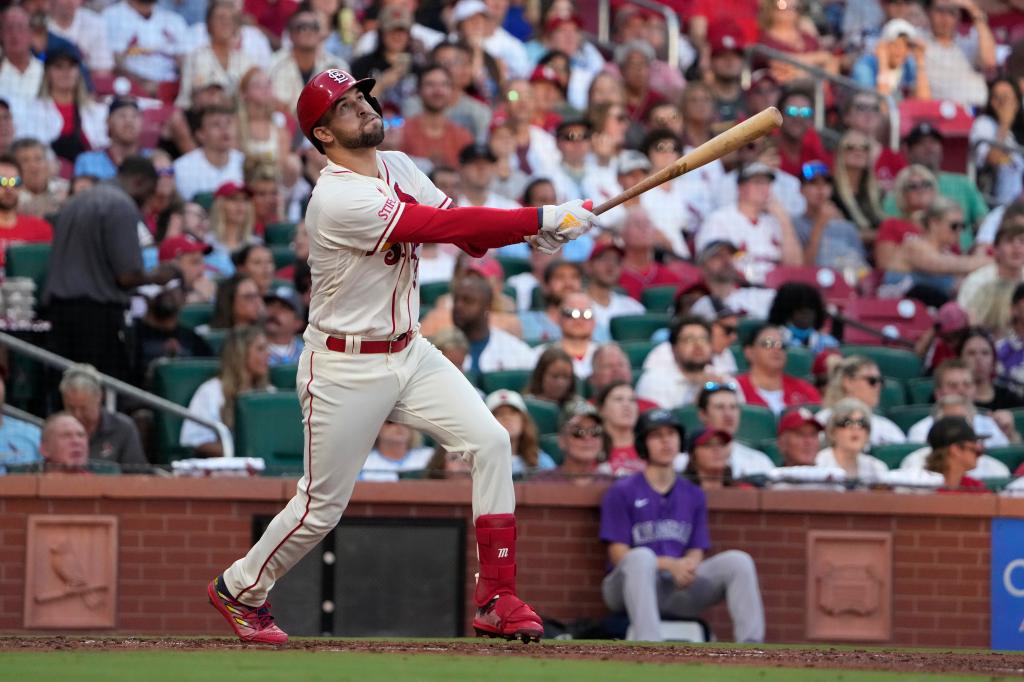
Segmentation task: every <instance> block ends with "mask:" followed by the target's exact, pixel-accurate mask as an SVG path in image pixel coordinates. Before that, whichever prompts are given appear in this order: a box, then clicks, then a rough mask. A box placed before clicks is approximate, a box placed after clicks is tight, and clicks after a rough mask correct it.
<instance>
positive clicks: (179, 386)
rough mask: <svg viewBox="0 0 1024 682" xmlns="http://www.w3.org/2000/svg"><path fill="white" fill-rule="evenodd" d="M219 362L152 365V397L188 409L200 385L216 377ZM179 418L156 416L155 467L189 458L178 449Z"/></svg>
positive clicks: (185, 360) (203, 360)
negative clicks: (156, 456)
mask: <svg viewBox="0 0 1024 682" xmlns="http://www.w3.org/2000/svg"><path fill="white" fill-rule="evenodd" d="M219 369H220V361H219V360H217V359H216V358H180V359H174V360H169V359H160V360H156V361H155V362H154V363H153V386H152V390H153V393H156V394H157V395H158V396H160V397H161V398H166V399H167V400H170V401H171V402H172V403H177V404H179V405H182V406H188V403H189V401H190V400H192V394H193V393H195V392H196V389H197V388H199V385H200V384H202V383H203V382H204V381H206V380H207V379H210V378H212V377H214V376H216V375H217V371H218V370H219ZM181 422H182V420H181V418H180V417H175V416H173V415H170V414H167V413H165V412H160V411H159V410H158V411H157V412H156V415H155V424H154V428H155V430H156V440H157V452H158V456H159V459H158V461H156V462H154V463H155V464H167V463H168V462H170V461H171V460H173V459H179V458H180V457H181V456H183V455H189V454H191V453H189V452H188V450H187V449H186V448H182V447H181V446H179V445H178V441H179V439H180V437H181Z"/></svg>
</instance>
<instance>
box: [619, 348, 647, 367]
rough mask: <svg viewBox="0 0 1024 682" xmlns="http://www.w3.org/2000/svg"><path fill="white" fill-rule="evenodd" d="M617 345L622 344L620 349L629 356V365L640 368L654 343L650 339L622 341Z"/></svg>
mask: <svg viewBox="0 0 1024 682" xmlns="http://www.w3.org/2000/svg"><path fill="white" fill-rule="evenodd" d="M619 345H620V346H622V351H623V352H624V353H625V354H626V357H627V358H629V366H630V367H632V368H633V369H641V368H643V366H644V360H645V359H646V358H647V354H648V353H650V352H651V349H652V348H654V345H655V344H653V343H651V342H650V341H623V342H622V343H620V344H619Z"/></svg>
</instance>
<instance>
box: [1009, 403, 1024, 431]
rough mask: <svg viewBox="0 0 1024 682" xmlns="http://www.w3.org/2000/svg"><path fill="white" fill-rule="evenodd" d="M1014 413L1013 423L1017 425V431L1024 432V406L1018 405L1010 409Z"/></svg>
mask: <svg viewBox="0 0 1024 682" xmlns="http://www.w3.org/2000/svg"><path fill="white" fill-rule="evenodd" d="M1010 414H1012V415H1013V423H1014V425H1015V426H1016V427H1017V433H1024V407H1017V408H1014V409H1012V410H1010Z"/></svg>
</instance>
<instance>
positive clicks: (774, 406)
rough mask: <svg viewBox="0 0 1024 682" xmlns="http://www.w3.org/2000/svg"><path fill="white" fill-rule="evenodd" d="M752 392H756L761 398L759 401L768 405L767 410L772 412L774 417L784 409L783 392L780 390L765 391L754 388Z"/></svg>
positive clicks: (784, 399)
mask: <svg viewBox="0 0 1024 682" xmlns="http://www.w3.org/2000/svg"><path fill="white" fill-rule="evenodd" d="M754 390H755V391H757V394H758V395H759V396H761V399H762V400H764V401H765V402H766V403H767V404H768V409H769V410H771V411H772V412H774V413H775V416H776V417H778V416H779V415H780V414H782V412H783V410H785V409H786V398H785V395H784V394H785V391H783V390H782V389H781V388H780V389H779V390H777V391H766V390H764V389H763V388H757V387H756V386H755V387H754Z"/></svg>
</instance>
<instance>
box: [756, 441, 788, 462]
mask: <svg viewBox="0 0 1024 682" xmlns="http://www.w3.org/2000/svg"><path fill="white" fill-rule="evenodd" d="M756 448H757V449H758V450H760V451H761V452H763V453H764V454H766V455H768V456H769V457H771V460H772V461H773V462H775V465H776V466H782V465H783V461H782V454H781V453H780V452H779V441H778V439H777V438H765V439H764V440H763V441H761V442H760V443H758V444H757V446H756Z"/></svg>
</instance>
